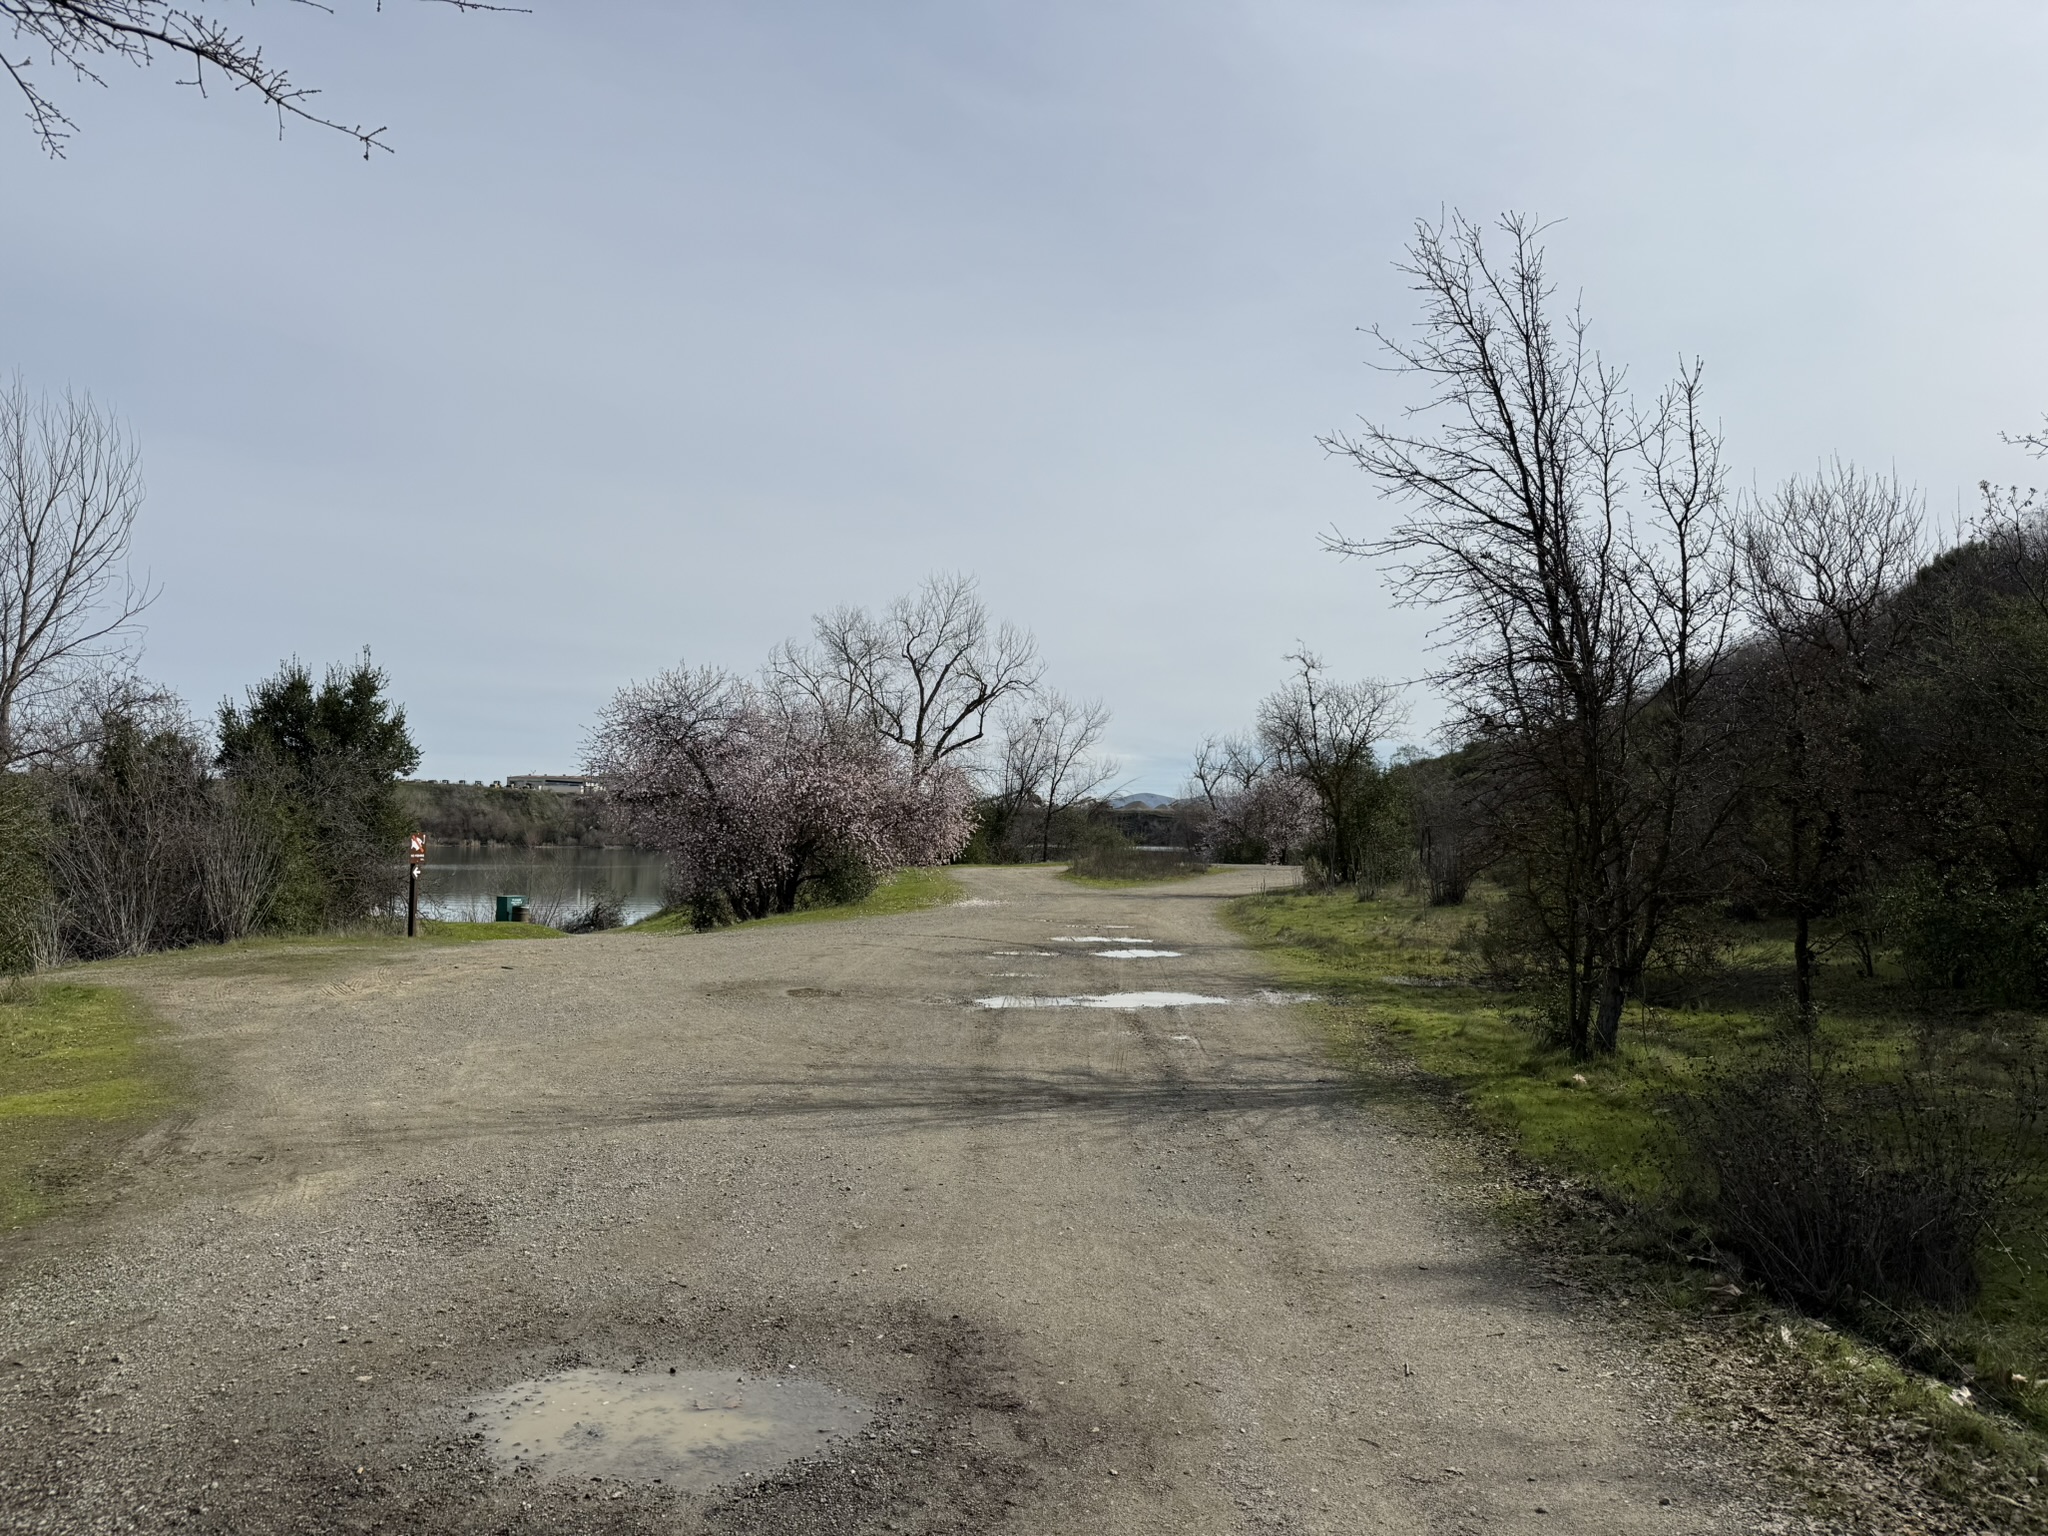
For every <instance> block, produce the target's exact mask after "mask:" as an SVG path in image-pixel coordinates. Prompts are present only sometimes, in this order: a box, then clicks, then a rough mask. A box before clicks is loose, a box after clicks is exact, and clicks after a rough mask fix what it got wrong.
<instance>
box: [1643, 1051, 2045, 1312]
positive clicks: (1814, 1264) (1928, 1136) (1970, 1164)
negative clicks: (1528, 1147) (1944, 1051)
mask: <svg viewBox="0 0 2048 1536" xmlns="http://www.w3.org/2000/svg"><path fill="white" fill-rule="evenodd" d="M1675 1108H1676V1110H1677V1118H1678V1121H1679V1124H1680V1125H1681V1127H1682V1128H1683V1130H1684V1132H1685V1139H1686V1142H1687V1144H1688V1146H1689V1147H1690V1149H1691V1151H1692V1154H1693V1157H1694V1160H1695V1165H1694V1167H1693V1169H1692V1173H1693V1175H1694V1191H1695V1199H1696V1203H1697V1205H1698V1208H1699V1210H1700V1212H1701V1214H1702V1216H1703V1217H1704V1218H1705V1221H1706V1223H1707V1225H1708V1227H1709V1229H1710V1230H1711V1231H1712V1233H1713V1234H1714V1237H1715V1240H1716V1241H1717V1242H1718V1243H1719V1244H1720V1245H1721V1246H1722V1247H1723V1248H1724V1249H1726V1250H1728V1251H1729V1252H1730V1253H1731V1254H1732V1255H1734V1256H1736V1257H1738V1258H1739V1260H1740V1261H1741V1263H1742V1265H1743V1266H1744V1268H1745V1269H1746V1270H1747V1271H1748V1272H1749V1273H1751V1274H1752V1275H1754V1276H1755V1278H1756V1279H1758V1280H1759V1281H1760V1282H1762V1283H1763V1284H1764V1285H1765V1286H1766V1287H1768V1288H1769V1289H1770V1290H1772V1291H1774V1292H1775V1293H1777V1294H1778V1295H1780V1296H1782V1297H1784V1298H1785V1299H1786V1300H1788V1301H1791V1302H1793V1303H1795V1304H1797V1305H1799V1306H1802V1307H1805V1308H1808V1309H1809V1310H1812V1311H1816V1312H1823V1313H1834V1314H1837V1315H1848V1316H1852V1317H1853V1316H1854V1315H1855V1314H1856V1313H1857V1312H1858V1311H1859V1310H1860V1309H1861V1308H1862V1307H1863V1306H1864V1305H1865V1304H1867V1303H1870V1302H1877V1303H1881V1304H1884V1305H1888V1306H1913V1305H1926V1306H1934V1307H1938V1308H1942V1309H1945V1310H1955V1309H1959V1308H1962V1307H1964V1306H1967V1305H1968V1304H1969V1303H1970V1302H1971V1301H1972V1300H1973V1299H1974V1298H1975V1296H1976V1295H1977V1292H1978V1289H1979V1286H1980V1276H1979V1273H1978V1267H1977V1260H1978V1255H1979V1253H1980V1251H1981V1250H1982V1249H1983V1247H1984V1245H1985V1241H1986V1239H1987V1237H1988V1236H1989V1235H1990V1234H1991V1233H1992V1232H1993V1231H1994V1230H1995V1228H1996V1226H1997V1223H1998V1219H1999V1218H2000V1217H2001V1216H2002V1215H2003V1214H2004V1213H2005V1211H2006V1208H2007V1206H2008V1204H2009V1203H2010V1198H2011V1196H2012V1195H2013V1193H2014V1191H2015V1190H2016V1188H2017V1187H2018V1186H2019V1185H2020V1184H2021V1183H2022V1182H2023V1181H2025V1180H2026V1179H2028V1178H2029V1177H2030V1176H2031V1175H2032V1174H2033V1173H2034V1172H2036V1171H2037V1168H2038V1165H2039V1162H2040V1151H2039V1138H2038V1135H2037V1134H2036V1132H2037V1127H2038V1123H2039V1121H2040V1117H2041V1110H2042V1098H2041V1084H2040V1078H2039V1073H2038V1070H2037V1069H2036V1068H2035V1066H2034V1064H2033V1062H2032V1060H2031V1059H2030V1058H2023V1059H2020V1060H2017V1061H2011V1062H2008V1063H2006V1064H2004V1066H2003V1067H2002V1068H1999V1069H1995V1070H1993V1071H1990V1072H1985V1071H1977V1072H1972V1071H1967V1070H1965V1069H1964V1068H1963V1066H1962V1065H1961V1064H1960V1063H1956V1062H1950V1061H1938V1060H1934V1059H1931V1058H1924V1057H1923V1058H1922V1059H1920V1060H1917V1061H1909V1062H1906V1063H1903V1064H1902V1065H1900V1066H1898V1067H1896V1068H1892V1069H1890V1070H1887V1071H1884V1072H1882V1073H1873V1072H1870V1071H1868V1070H1859V1069H1858V1068H1857V1067H1856V1066H1855V1065H1854V1064H1852V1063H1850V1062H1848V1061H1845V1060H1843V1059H1841V1058H1839V1057H1837V1056H1835V1055H1833V1054H1831V1053H1830V1052H1829V1051H1828V1050H1827V1048H1826V1047H1825V1046H1819V1047H1811V1046H1809V1045H1807V1044H1804V1043H1791V1044H1786V1045H1783V1046H1780V1047H1777V1048H1775V1049H1773V1050H1771V1051H1770V1052H1769V1053H1768V1054H1767V1055H1766V1056H1765V1057H1764V1058H1763V1059H1762V1060H1761V1061H1758V1062H1755V1063H1753V1064H1746V1065H1738V1066H1733V1067H1729V1068H1724V1069H1721V1070H1718V1071H1716V1072H1714V1073H1712V1074H1711V1075H1709V1076H1708V1077H1707V1078H1706V1079H1705V1080H1704V1081H1703V1082H1701V1083H1700V1084H1699V1085H1698V1086H1697V1087H1695V1088H1693V1089H1690V1090H1688V1091H1686V1092H1684V1093H1681V1094H1679V1095H1677V1096H1676V1099H1675Z"/></svg>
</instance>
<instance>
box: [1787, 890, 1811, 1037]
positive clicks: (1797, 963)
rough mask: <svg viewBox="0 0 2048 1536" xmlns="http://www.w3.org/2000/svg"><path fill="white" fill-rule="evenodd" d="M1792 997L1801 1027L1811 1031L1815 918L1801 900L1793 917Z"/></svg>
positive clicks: (1804, 1030) (1803, 1029)
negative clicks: (1811, 916) (1809, 915)
mask: <svg viewBox="0 0 2048 1536" xmlns="http://www.w3.org/2000/svg"><path fill="white" fill-rule="evenodd" d="M1792 999H1793V1005H1794V1006H1795V1007H1796V1008H1797V1009H1798V1010H1799V1028H1800V1030H1801V1031H1802V1032H1805V1033H1809V1034H1810V1033H1811V1032H1812V1030H1813V1025H1814V1017H1813V920H1812V918H1810V917H1808V916H1807V912H1806V904H1805V903H1804V902H1801V903H1800V904H1799V908H1798V910H1797V911H1796V912H1795V913H1794V914H1793V917H1792Z"/></svg>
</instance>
